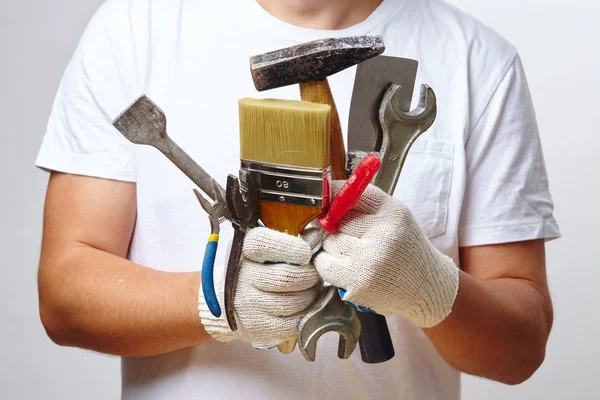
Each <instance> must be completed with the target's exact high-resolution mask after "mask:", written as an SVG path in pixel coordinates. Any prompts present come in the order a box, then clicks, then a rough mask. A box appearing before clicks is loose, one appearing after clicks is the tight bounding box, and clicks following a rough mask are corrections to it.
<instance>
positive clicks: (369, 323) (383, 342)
mask: <svg viewBox="0 0 600 400" xmlns="http://www.w3.org/2000/svg"><path fill="white" fill-rule="evenodd" d="M356 313H357V314H358V318H359V319H360V325H361V333H360V338H359V339H358V343H359V344H360V354H361V356H362V360H363V361H364V362H365V363H367V364H379V363H383V362H386V361H389V360H391V359H392V358H394V355H395V354H396V352H395V351H394V344H393V343H392V337H391V335H390V331H389V329H388V325H387V321H386V319H385V317H384V316H383V315H379V314H375V313H371V312H360V311H357V312H356Z"/></svg>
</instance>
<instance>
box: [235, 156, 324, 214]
mask: <svg viewBox="0 0 600 400" xmlns="http://www.w3.org/2000/svg"><path fill="white" fill-rule="evenodd" d="M241 166H242V168H243V169H244V170H246V171H248V172H249V173H250V174H252V177H253V179H254V181H255V182H256V183H257V190H258V193H259V200H261V201H270V202H276V203H286V204H293V205H300V206H307V207H315V208H326V207H328V206H329V203H330V198H331V193H330V191H331V189H330V188H331V185H330V182H331V167H330V166H329V167H327V168H311V167H295V166H291V165H283V164H272V163H261V162H257V161H249V160H241Z"/></svg>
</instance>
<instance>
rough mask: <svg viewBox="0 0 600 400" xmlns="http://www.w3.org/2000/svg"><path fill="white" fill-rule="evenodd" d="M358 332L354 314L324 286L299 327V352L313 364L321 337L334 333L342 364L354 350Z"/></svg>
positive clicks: (356, 319) (332, 291) (352, 310)
mask: <svg viewBox="0 0 600 400" xmlns="http://www.w3.org/2000/svg"><path fill="white" fill-rule="evenodd" d="M360 330H361V326H360V321H359V319H358V316H357V315H356V311H354V309H353V308H352V307H350V306H349V305H348V304H346V303H344V302H343V301H342V299H341V298H340V296H339V294H338V291H337V289H336V288H335V287H333V286H327V287H324V288H323V290H322V291H321V296H320V298H319V300H317V302H316V303H315V304H314V305H313V307H312V308H311V309H310V310H309V311H308V313H307V314H306V315H305V316H304V317H303V318H302V320H301V321H300V324H299V325H298V337H297V340H298V348H299V349H300V352H301V353H302V355H303V356H304V358H305V359H306V360H307V361H315V358H316V352H317V342H318V341H319V339H320V338H321V336H323V335H324V334H326V333H327V332H337V333H338V334H339V336H340V339H339V344H338V357H339V358H340V359H343V360H345V359H348V358H349V357H350V356H351V355H352V353H353V352H354V350H355V349H356V344H357V343H358V338H359V336H360Z"/></svg>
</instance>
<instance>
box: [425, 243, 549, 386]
mask: <svg viewBox="0 0 600 400" xmlns="http://www.w3.org/2000/svg"><path fill="white" fill-rule="evenodd" d="M460 255H461V264H462V267H463V269H464V273H463V272H461V274H460V278H459V279H460V284H459V291H458V296H457V298H456V301H455V303H454V306H453V309H452V313H451V314H450V316H449V317H448V318H446V319H445V320H444V321H443V322H442V323H440V324H439V325H437V326H435V327H433V328H430V329H424V331H425V333H426V334H427V335H428V336H429V338H430V339H431V340H432V342H433V343H434V345H435V346H436V348H437V349H438V351H439V352H440V354H441V355H442V356H443V357H444V358H445V359H446V360H447V361H448V362H449V363H450V364H452V365H453V366H454V367H455V368H457V369H458V370H460V371H463V372H465V373H468V374H472V375H477V376H482V377H486V378H489V379H492V380H496V381H500V382H503V383H506V384H518V383H521V382H523V381H525V380H527V379H528V378H529V377H530V376H531V375H532V374H533V373H534V372H535V371H536V370H537V369H538V368H539V366H540V365H541V364H542V362H543V360H544V357H545V351H546V343H547V340H548V336H549V334H550V330H551V327H552V321H553V311H552V302H551V300H550V295H549V291H548V287H547V283H546V273H545V250H544V242H543V240H534V241H527V242H520V243H509V244H501V245H494V246H480V247H465V248H462V249H461V254H460Z"/></svg>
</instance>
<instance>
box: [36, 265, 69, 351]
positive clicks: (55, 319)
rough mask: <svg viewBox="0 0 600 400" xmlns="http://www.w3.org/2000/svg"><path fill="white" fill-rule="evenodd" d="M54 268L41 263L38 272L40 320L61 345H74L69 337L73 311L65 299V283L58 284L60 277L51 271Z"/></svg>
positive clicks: (52, 337) (53, 338)
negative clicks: (70, 316)
mask: <svg viewBox="0 0 600 400" xmlns="http://www.w3.org/2000/svg"><path fill="white" fill-rule="evenodd" d="M51 271H55V269H54V268H52V267H51V266H49V265H47V264H41V265H40V271H39V274H38V298H39V301H38V307H39V314H40V321H41V323H42V326H43V327H44V330H45V331H46V335H47V336H48V338H50V340H52V341H53V342H54V343H56V344H57V345H59V346H72V345H73V343H72V341H71V340H70V339H69V338H70V337H71V336H73V335H72V331H73V329H72V328H71V323H70V322H69V319H70V318H69V315H70V314H71V311H70V310H69V309H68V307H67V304H68V302H67V301H65V299H64V297H65V293H64V285H62V284H58V282H59V281H61V280H60V279H58V277H57V276H56V275H55V274H53V273H51Z"/></svg>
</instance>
